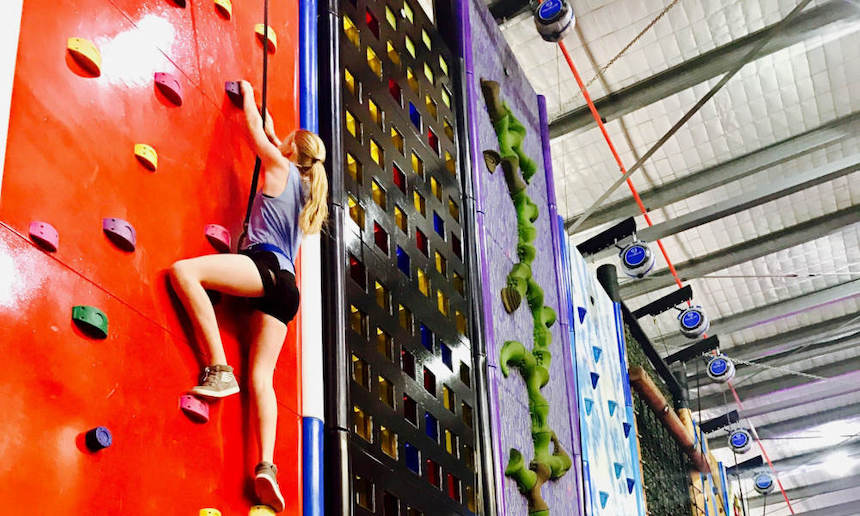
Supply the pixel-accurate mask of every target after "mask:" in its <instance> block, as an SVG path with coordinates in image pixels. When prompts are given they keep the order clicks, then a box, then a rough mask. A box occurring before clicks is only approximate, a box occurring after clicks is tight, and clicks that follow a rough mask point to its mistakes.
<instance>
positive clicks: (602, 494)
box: [600, 491, 609, 509]
mask: <svg viewBox="0 0 860 516" xmlns="http://www.w3.org/2000/svg"><path fill="white" fill-rule="evenodd" d="M608 501H609V493H607V492H606V491H600V508H601V509H605V508H606V502H608Z"/></svg>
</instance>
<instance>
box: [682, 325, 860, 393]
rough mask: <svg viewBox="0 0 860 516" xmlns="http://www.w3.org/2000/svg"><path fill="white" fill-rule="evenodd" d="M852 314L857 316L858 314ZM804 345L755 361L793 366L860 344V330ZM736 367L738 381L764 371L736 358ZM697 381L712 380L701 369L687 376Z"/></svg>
mask: <svg viewBox="0 0 860 516" xmlns="http://www.w3.org/2000/svg"><path fill="white" fill-rule="evenodd" d="M852 315H854V316H855V317H856V314H852ZM802 346H803V348H802V349H800V346H798V347H797V348H794V349H792V350H786V351H782V352H780V353H776V354H773V355H768V356H765V357H761V358H757V359H755V360H754V361H755V363H756V364H759V365H762V366H768V367H788V368H791V366H792V364H793V363H795V362H803V361H805V360H811V359H813V358H817V357H820V356H823V355H827V354H830V353H836V352H838V351H844V350H846V349H850V348H853V347H857V346H860V332H859V333H856V334H854V335H848V336H845V337H839V338H835V339H831V338H828V339H825V340H823V341H821V342H811V343H809V344H803V345H802ZM727 355H728V356H729V357H730V358H732V359H736V358H740V359H741V360H747V359H745V358H742V357H740V356H739V355H737V354H735V353H731V352H728V353H727ZM667 362H668V358H667ZM735 369H736V370H737V376H736V378H737V380H735V382H736V383H742V382H745V381H747V378H749V377H750V376H752V375H756V374H758V373H759V372H762V371H764V369H762V368H756V367H755V366H750V365H747V364H744V363H740V362H738V361H737V360H735ZM696 382H699V383H703V382H704V383H706V384H709V383H710V380H709V379H708V378H707V375H706V374H705V373H704V372H701V371H700V372H699V374H698V375H696V374H695V373H693V374H691V375H688V376H687V385H696Z"/></svg>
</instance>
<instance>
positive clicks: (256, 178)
mask: <svg viewBox="0 0 860 516" xmlns="http://www.w3.org/2000/svg"><path fill="white" fill-rule="evenodd" d="M268 87H269V0H263V92H262V97H263V105H262V107H261V108H260V117H261V120H262V121H263V132H265V131H266V93H267V91H268ZM262 167H263V160H261V159H260V156H257V159H256V160H254V177H253V178H251V191H250V193H248V207H247V208H246V209H245V220H244V221H243V222H242V236H240V237H239V247H240V248H241V247H242V245H243V243H244V242H243V241H244V240H245V238H246V237H247V236H248V221H249V220H250V219H251V207H252V206H253V204H254V196H255V195H256V194H257V183H258V182H259V180H260V169H261V168H262Z"/></svg>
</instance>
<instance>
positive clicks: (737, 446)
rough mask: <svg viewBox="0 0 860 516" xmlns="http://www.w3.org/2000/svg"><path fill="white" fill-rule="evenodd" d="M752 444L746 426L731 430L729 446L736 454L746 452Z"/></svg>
mask: <svg viewBox="0 0 860 516" xmlns="http://www.w3.org/2000/svg"><path fill="white" fill-rule="evenodd" d="M751 446H752V435H750V431H749V430H747V429H746V428H738V429H735V430H732V433H730V434H729V447H730V448H731V449H732V451H733V452H735V453H737V454H741V453H746V452H748V451H749V449H750V447H751Z"/></svg>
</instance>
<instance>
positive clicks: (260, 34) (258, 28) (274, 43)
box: [254, 23, 278, 52]
mask: <svg viewBox="0 0 860 516" xmlns="http://www.w3.org/2000/svg"><path fill="white" fill-rule="evenodd" d="M254 32H256V33H257V38H259V40H260V43H262V42H263V41H264V40H265V39H266V37H267V36H268V40H269V44H268V45H266V48H267V49H268V50H269V52H274V51H275V50H277V49H278V35H277V34H275V31H274V29H272V27H271V26H269V30H268V31H267V30H266V26H265V25H264V24H262V23H258V24H257V25H254Z"/></svg>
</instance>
